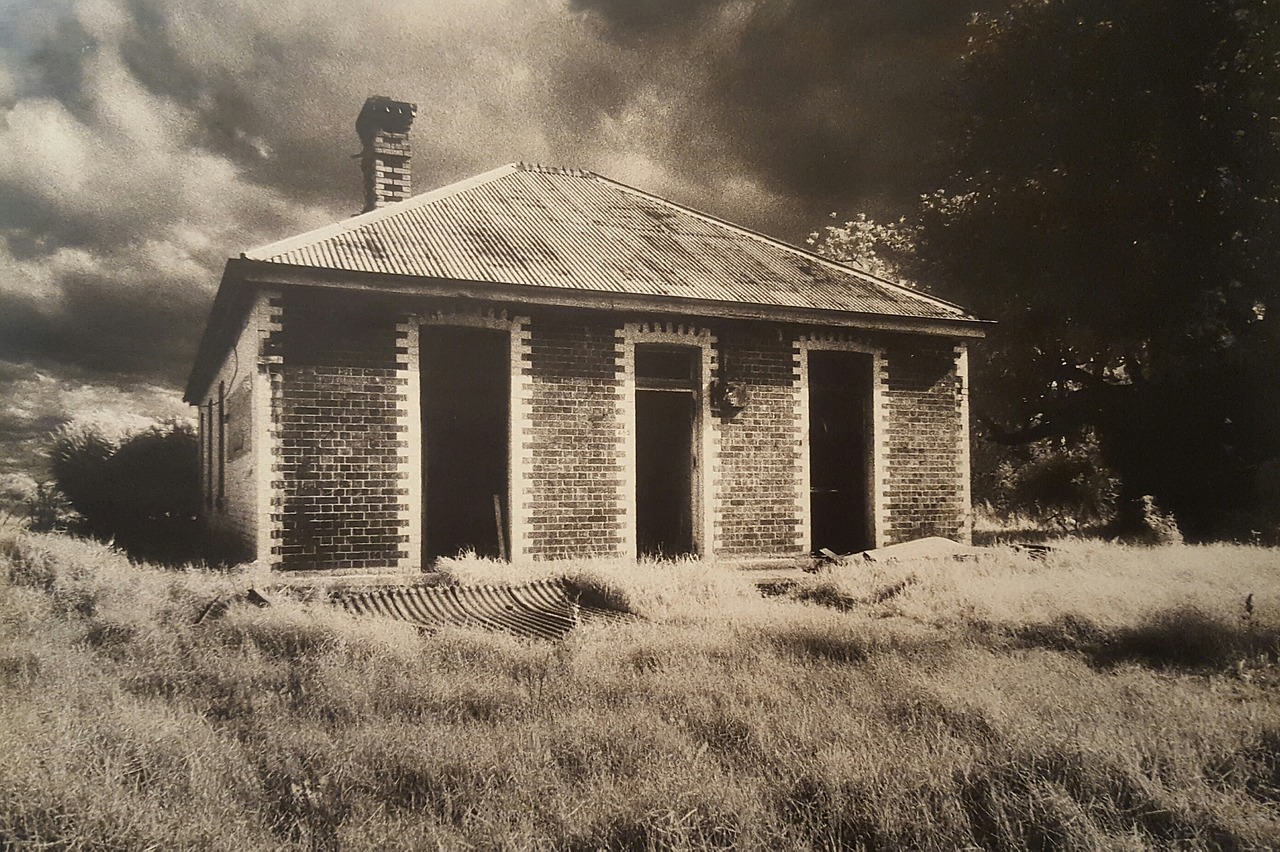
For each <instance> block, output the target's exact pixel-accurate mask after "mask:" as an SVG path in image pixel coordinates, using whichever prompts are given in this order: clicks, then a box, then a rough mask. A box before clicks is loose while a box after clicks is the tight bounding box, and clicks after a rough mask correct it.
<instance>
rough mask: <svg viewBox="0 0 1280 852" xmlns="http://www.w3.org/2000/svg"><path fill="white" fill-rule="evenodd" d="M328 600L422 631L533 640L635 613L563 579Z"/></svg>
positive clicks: (404, 589)
mask: <svg viewBox="0 0 1280 852" xmlns="http://www.w3.org/2000/svg"><path fill="white" fill-rule="evenodd" d="M334 603H336V604H338V605H339V606H341V607H342V608H343V609H345V610H347V611H348V612H350V613H352V614H354V615H376V616H383V617H386V618H395V619H398V620H400V621H408V622H410V623H412V624H415V625H417V626H418V627H421V628H423V629H426V630H431V631H434V630H438V629H440V628H441V627H446V626H452V627H479V628H482V629H485V630H498V631H502V632H505V633H511V634H514V635H516V636H525V637H529V638H535V639H560V638H563V637H564V636H565V635H566V634H567V633H568V632H569V631H570V630H572V629H573V628H575V627H577V626H578V625H579V624H581V623H583V622H585V621H616V620H623V619H632V618H634V617H635V616H632V615H629V614H627V613H623V612H619V611H618V610H615V609H609V608H608V607H606V606H603V605H601V604H600V603H599V602H592V601H591V595H590V594H589V593H586V592H585V591H584V590H583V589H581V588H579V587H578V586H576V585H574V584H572V583H569V582H567V581H564V580H543V581H540V582H534V583H527V584H525V585H522V586H383V587H375V588H370V589H364V590H361V591H347V592H342V593H339V594H338V595H337V596H336V597H335V598H334Z"/></svg>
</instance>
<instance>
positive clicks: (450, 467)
mask: <svg viewBox="0 0 1280 852" xmlns="http://www.w3.org/2000/svg"><path fill="white" fill-rule="evenodd" d="M510 345H511V344H510V338H509V336H508V334H507V333H506V332H504V331H498V330H494V329H486V328H464V327H454V326H423V328H422V335H421V345H420V351H421V378H422V436H423V445H424V446H423V480H424V482H423V496H424V500H423V515H424V517H423V537H424V539H425V541H424V542H423V558H424V560H426V561H427V562H430V561H432V560H434V559H436V558H437V557H440V556H455V555H457V554H458V553H459V552H462V551H465V550H474V551H475V552H476V553H477V554H478V555H480V556H490V557H498V556H504V555H505V553H504V552H503V551H504V550H505V549H506V542H508V541H509V540H510V535H509V526H508V511H509V510H508V507H507V475H508V474H507V471H508V466H507V465H508V441H509V434H510V433H509V417H510V410H509V409H510V399H511V396H510V382H511V378H510V369H511V362H510V357H511V356H510Z"/></svg>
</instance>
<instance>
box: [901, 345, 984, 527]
mask: <svg viewBox="0 0 1280 852" xmlns="http://www.w3.org/2000/svg"><path fill="white" fill-rule="evenodd" d="M962 351H963V350H962V349H959V348H957V347H954V346H953V345H951V344H950V343H948V342H941V341H940V342H932V341H921V340H907V339H895V340H894V341H893V342H892V343H891V345H890V346H889V347H888V348H887V350H886V360H887V376H886V377H885V395H884V400H885V420H886V432H887V435H886V438H887V440H886V441H885V443H884V448H883V450H884V452H885V453H886V454H887V458H886V462H887V477H888V481H887V485H886V491H885V501H886V507H885V514H886V517H887V529H886V530H885V536H886V539H887V541H886V542H884V543H886V544H891V543H893V542H899V541H906V540H909V539H913V538H919V537H922V536H932V535H937V536H945V537H948V538H954V539H959V540H962V541H967V540H968V538H969V536H970V525H969V520H968V514H969V507H968V505H967V493H968V489H967V485H965V483H964V482H963V481H962V480H964V479H966V478H967V476H968V439H967V436H968V429H967V424H964V423H963V415H964V413H965V411H966V409H965V393H966V392H967V389H966V388H964V387H963V382H962V380H961V378H960V376H959V371H958V369H957V365H958V363H959V361H960V355H961V352H962Z"/></svg>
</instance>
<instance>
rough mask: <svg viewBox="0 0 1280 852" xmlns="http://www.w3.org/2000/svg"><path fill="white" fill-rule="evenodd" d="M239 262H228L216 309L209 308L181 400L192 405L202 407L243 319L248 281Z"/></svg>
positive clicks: (224, 270) (216, 297) (220, 284)
mask: <svg viewBox="0 0 1280 852" xmlns="http://www.w3.org/2000/svg"><path fill="white" fill-rule="evenodd" d="M238 263H239V262H238V261H237V260H229V261H227V265H226V267H225V268H224V269H223V271H222V281H221V282H219V284H218V294H217V295H216V296H214V298H213V307H212V308H210V309H209V319H208V321H207V322H206V323H205V327H204V333H203V334H201V335H200V343H199V345H198V346H197V347H196V357H195V363H193V364H192V365H191V373H190V374H189V375H188V377H187V386H186V390H184V391H183V394H182V401H183V402H186V403H188V404H190V405H199V404H200V400H201V399H203V398H204V395H205V391H207V390H208V388H209V383H210V382H211V381H212V380H213V377H214V375H215V374H216V373H217V371H218V365H219V364H220V359H221V358H222V357H224V356H225V355H226V354H227V352H228V351H229V349H230V346H232V345H234V341H233V340H231V339H230V335H231V334H232V333H233V332H234V329H235V326H236V325H237V320H238V319H239V318H240V316H241V312H242V310H243V305H244V300H243V294H244V291H245V281H244V278H243V276H242V275H241V274H240V273H241V272H242V269H241V267H240V266H239V265H238Z"/></svg>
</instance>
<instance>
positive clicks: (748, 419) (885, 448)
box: [200, 291, 971, 571]
mask: <svg viewBox="0 0 1280 852" xmlns="http://www.w3.org/2000/svg"><path fill="white" fill-rule="evenodd" d="M460 309H461V308H460V306H455V305H452V304H446V303H445V302H443V301H441V300H432V301H430V302H428V301H426V300H423V301H414V300H411V299H403V300H399V301H392V300H388V301H386V302H383V303H381V304H378V305H376V306H375V305H373V304H371V303H362V302H360V301H358V300H356V299H354V298H351V297H348V298H347V299H344V300H338V298H337V297H329V298H321V297H320V296H319V295H318V294H316V293H314V292H312V293H304V292H294V291H285V292H284V294H283V295H282V294H281V293H278V292H262V293H259V294H258V295H257V296H256V297H255V298H254V300H253V301H252V304H251V305H250V306H249V308H248V309H247V313H246V317H245V319H244V323H243V329H242V331H241V334H240V335H239V338H238V340H237V343H236V346H235V348H234V349H233V350H232V351H230V352H228V354H227V356H226V358H225V360H224V362H223V364H222V365H221V368H220V369H219V371H218V372H217V373H216V374H215V375H214V376H213V379H212V383H211V387H210V388H209V389H208V391H207V392H206V395H205V397H204V398H203V400H202V405H201V407H200V426H201V473H202V482H203V485H202V489H203V490H202V494H203V495H204V496H207V499H208V504H207V506H206V509H205V513H206V517H207V518H208V520H209V522H210V523H211V525H212V526H213V527H214V529H215V530H216V531H218V532H220V533H221V534H222V535H223V536H224V538H225V539H227V540H229V541H231V542H233V543H235V544H236V545H238V546H239V548H240V549H241V550H242V551H243V552H244V554H245V556H246V558H252V557H254V556H256V557H257V558H259V559H263V560H265V561H267V562H269V563H270V564H271V565H272V566H273V567H275V568H278V569H284V570H295V569H347V570H353V571H365V570H378V569H394V570H414V569H418V568H421V567H423V566H422V552H421V549H422V533H421V511H422V507H421V504H422V494H421V476H422V470H421V467H422V462H423V449H422V446H421V441H422V429H421V421H420V409H419V395H418V390H417V388H418V369H419V366H418V358H417V354H418V345H417V344H418V335H419V329H420V328H421V327H422V326H423V325H424V324H426V325H429V324H431V323H443V324H480V325H484V326H486V327H493V328H502V329H506V330H508V331H509V332H510V334H511V341H512V343H511V359H512V360H511V407H510V412H511V425H512V458H511V459H510V471H511V481H510V489H511V492H510V505H511V506H512V516H511V519H510V522H511V523H510V533H511V535H510V538H511V540H510V544H511V546H512V548H513V556H514V558H515V559H517V560H522V559H523V560H528V559H540V560H551V559H564V558H572V557H577V556H584V555H603V556H610V555H613V556H623V557H630V556H634V555H635V552H636V547H637V543H636V505H635V504H636V487H637V486H636V471H635V470H634V465H635V450H636V448H635V444H636V431H635V404H634V397H635V388H634V381H635V374H634V351H635V347H636V346H637V345H639V344H661V345H687V346H691V347H696V348H698V349H699V350H700V351H701V352H702V356H701V358H702V365H703V366H702V377H701V381H700V385H701V387H700V389H699V390H698V391H697V393H698V395H699V396H698V399H699V408H698V412H699V413H698V415H697V418H696V428H697V431H698V434H697V435H695V438H694V440H695V443H696V447H697V451H696V457H697V459H698V461H697V463H696V465H695V467H696V470H695V471H694V490H695V495H694V510H693V511H694V520H693V523H694V527H695V538H694V541H695V549H696V550H697V551H698V552H699V553H701V554H702V555H704V556H711V557H713V558H730V559H733V558H749V557H754V556H777V555H784V554H796V553H800V552H803V551H805V550H807V549H808V548H809V546H810V542H809V540H808V538H809V519H808V512H809V502H808V501H809V496H808V487H809V484H810V483H809V481H808V475H807V473H806V471H807V459H808V452H809V448H808V446H807V444H806V442H805V437H804V436H805V431H804V430H805V428H806V423H807V414H806V412H807V397H806V378H807V377H806V369H805V364H806V357H807V355H806V353H808V352H811V351H813V350H817V349H832V348H834V349H848V350H851V351H862V352H867V353H870V354H871V356H872V360H871V362H870V363H872V364H873V365H874V367H873V369H874V370H875V371H876V376H875V380H874V382H873V388H874V394H875V396H874V404H873V408H874V421H875V423H874V447H873V452H874V457H873V458H872V459H871V462H872V464H873V466H874V467H873V470H874V474H873V480H872V482H873V487H872V490H873V492H874V500H873V501H872V505H871V506H870V507H869V510H870V511H872V512H873V515H874V516H873V518H872V520H873V526H874V531H875V538H876V543H877V545H880V546H883V545H885V544H891V543H893V542H897V541H904V540H909V539H911V538H915V537H918V536H924V535H944V536H949V537H953V538H958V539H961V540H967V538H968V537H969V536H970V534H971V525H970V518H969V512H968V499H969V491H968V482H967V478H968V475H969V471H968V465H969V459H968V441H967V428H966V419H967V415H968V398H967V394H968V388H967V387H966V381H967V376H966V369H965V365H966V360H967V359H966V355H965V349H964V347H963V346H961V345H956V343H955V341H943V340H931V339H927V338H922V337H919V336H906V335H893V334H887V333H883V332H881V333H876V332H859V333H852V332H849V331H840V330H834V329H825V330H824V329H818V328H812V327H792V326H784V325H780V324H772V323H767V322H746V321H741V322H729V321H699V320H697V319H696V318H683V319H679V320H673V319H667V320H657V319H654V318H652V317H636V316H627V315H621V314H605V313H598V314H594V315H592V314H588V313H586V312H581V313H569V312H557V311H551V310H544V311H541V312H535V313H533V314H532V315H530V316H520V317H513V318H511V319H508V318H507V314H506V313H504V312H503V311H502V309H501V307H500V306H493V307H484V306H480V307H477V306H475V305H470V306H467V307H466V310H467V313H466V314H461V313H457V311H458V310H460ZM712 379H714V380H717V381H721V382H734V383H742V384H744V385H745V386H746V388H747V392H748V394H749V402H748V403H747V405H746V406H745V408H742V409H741V410H733V409H730V408H728V407H717V406H713V405H712V403H711V399H710V398H711V387H710V382H711V380H712Z"/></svg>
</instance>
